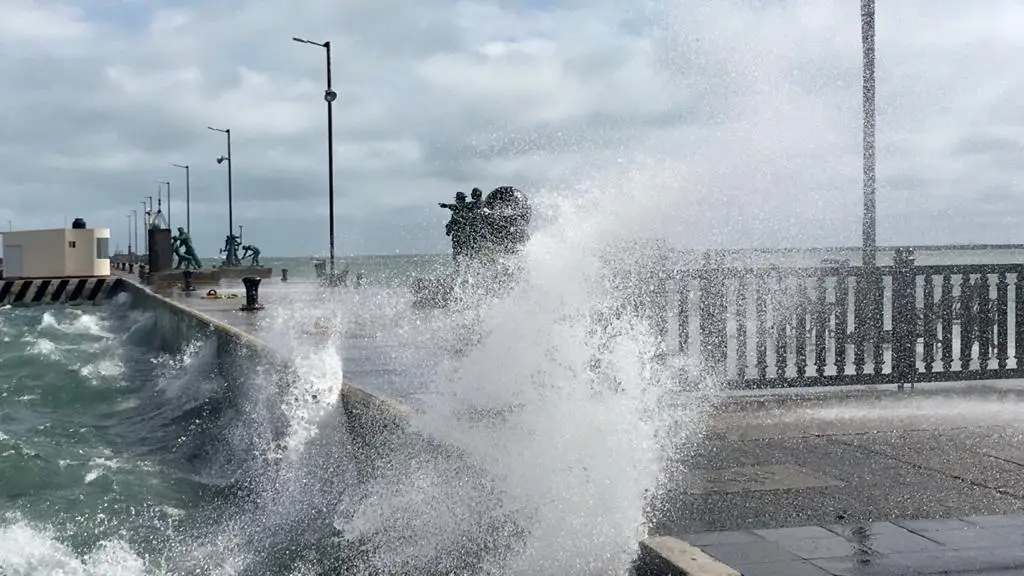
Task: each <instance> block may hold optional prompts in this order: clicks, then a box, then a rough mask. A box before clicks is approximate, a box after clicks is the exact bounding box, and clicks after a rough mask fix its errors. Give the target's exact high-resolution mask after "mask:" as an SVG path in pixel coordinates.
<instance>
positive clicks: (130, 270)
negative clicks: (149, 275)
mask: <svg viewBox="0 0 1024 576" xmlns="http://www.w3.org/2000/svg"><path fill="white" fill-rule="evenodd" d="M128 273H129V274H134V273H135V262H129V263H128Z"/></svg>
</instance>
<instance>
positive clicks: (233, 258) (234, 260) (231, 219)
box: [207, 126, 239, 266]
mask: <svg viewBox="0 0 1024 576" xmlns="http://www.w3.org/2000/svg"><path fill="white" fill-rule="evenodd" d="M207 128H208V129H210V130H213V131H214V132H221V133H223V134H226V135H227V138H228V155H227V156H218V157H217V164H223V163H224V162H227V163H228V240H229V242H228V243H227V246H225V248H227V255H226V256H225V257H224V260H226V262H225V265H227V266H238V265H239V262H238V253H237V252H236V250H235V243H234V242H231V241H230V240H231V236H233V235H234V232H235V216H234V211H233V208H232V201H231V129H230V128H228V129H221V128H214V127H213V126H207Z"/></svg>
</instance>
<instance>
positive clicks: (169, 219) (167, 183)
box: [157, 181, 171, 229]
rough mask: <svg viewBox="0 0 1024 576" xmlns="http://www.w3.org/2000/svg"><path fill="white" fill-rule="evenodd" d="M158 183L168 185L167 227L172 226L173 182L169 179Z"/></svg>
mask: <svg viewBox="0 0 1024 576" xmlns="http://www.w3.org/2000/svg"><path fill="white" fill-rule="evenodd" d="M157 184H163V185H164V186H167V228H168V229H170V228H171V183H170V182H167V181H161V182H157Z"/></svg>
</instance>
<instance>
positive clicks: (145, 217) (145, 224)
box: [135, 196, 153, 254]
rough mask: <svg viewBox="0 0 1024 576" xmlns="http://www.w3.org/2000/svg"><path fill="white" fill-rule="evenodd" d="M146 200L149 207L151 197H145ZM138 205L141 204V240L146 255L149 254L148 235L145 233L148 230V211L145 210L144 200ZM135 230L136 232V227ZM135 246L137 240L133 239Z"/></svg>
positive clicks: (151, 202) (137, 242)
mask: <svg viewBox="0 0 1024 576" xmlns="http://www.w3.org/2000/svg"><path fill="white" fill-rule="evenodd" d="M146 198H149V204H150V205H151V204H153V197H152V196H146ZM139 204H142V239H143V240H144V241H145V244H144V245H145V246H146V254H149V233H148V232H147V230H149V209H148V208H147V204H146V201H145V200H143V201H142V202H139ZM136 230H138V228H137V227H136ZM135 245H136V246H138V245H139V239H138V238H136V239H135Z"/></svg>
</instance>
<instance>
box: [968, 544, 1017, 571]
mask: <svg viewBox="0 0 1024 576" xmlns="http://www.w3.org/2000/svg"><path fill="white" fill-rule="evenodd" d="M970 552H971V555H972V556H974V557H975V558H977V559H978V560H979V561H980V562H981V563H982V564H983V566H984V567H985V569H986V570H992V569H1009V568H1013V569H1021V568H1024V549H1022V548H1021V547H1020V546H1008V547H1006V548H986V549H980V550H971V551H970Z"/></svg>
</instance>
